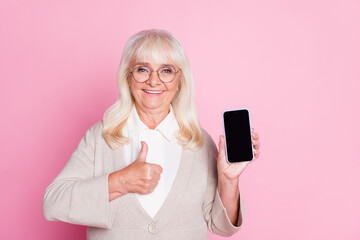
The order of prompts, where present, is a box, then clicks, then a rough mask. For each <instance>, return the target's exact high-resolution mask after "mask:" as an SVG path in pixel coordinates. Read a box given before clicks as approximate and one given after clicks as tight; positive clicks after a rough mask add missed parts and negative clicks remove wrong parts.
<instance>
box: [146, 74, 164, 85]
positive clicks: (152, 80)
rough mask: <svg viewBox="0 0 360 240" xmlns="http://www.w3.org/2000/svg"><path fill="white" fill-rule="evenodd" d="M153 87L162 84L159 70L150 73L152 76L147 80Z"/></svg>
mask: <svg viewBox="0 0 360 240" xmlns="http://www.w3.org/2000/svg"><path fill="white" fill-rule="evenodd" d="M146 83H147V84H149V85H150V86H151V87H155V86H156V85H159V84H161V83H162V82H161V80H160V78H159V76H158V74H157V72H155V71H153V72H151V73H150V78H149V79H148V80H147V81H146Z"/></svg>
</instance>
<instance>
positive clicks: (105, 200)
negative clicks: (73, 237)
mask: <svg viewBox="0 0 360 240" xmlns="http://www.w3.org/2000/svg"><path fill="white" fill-rule="evenodd" d="M99 125H100V124H96V125H94V126H93V127H92V128H90V129H89V130H88V131H87V132H86V134H85V136H84V137H83V138H82V139H81V141H80V143H79V145H78V147H77V148H76V150H75V151H74V153H73V154H72V155H71V157H70V159H69V160H68V162H67V163H66V165H65V167H64V168H63V170H62V171H61V172H60V174H59V175H58V176H57V177H56V178H55V180H54V181H53V182H52V183H51V184H50V185H49V186H48V188H47V189H46V191H45V195H44V198H43V214H44V217H45V218H46V219H47V220H50V221H63V222H68V223H73V224H79V225H86V226H92V227H100V228H111V226H112V222H113V212H114V208H115V205H116V202H117V201H115V200H114V201H111V202H109V193H108V191H109V190H108V189H109V188H108V175H109V174H104V175H102V176H96V177H95V175H94V158H95V157H94V156H95V139H96V134H95V133H94V132H98V131H99V128H100V126H99Z"/></svg>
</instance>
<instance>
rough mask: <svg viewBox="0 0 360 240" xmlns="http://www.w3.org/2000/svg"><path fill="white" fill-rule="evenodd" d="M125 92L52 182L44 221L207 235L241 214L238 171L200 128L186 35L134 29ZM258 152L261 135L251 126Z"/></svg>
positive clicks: (94, 230)
mask: <svg viewBox="0 0 360 240" xmlns="http://www.w3.org/2000/svg"><path fill="white" fill-rule="evenodd" d="M118 84H119V90H120V95H119V100H118V101H117V102H116V103H115V104H114V105H113V106H111V107H110V108H109V109H108V110H107V111H106V112H105V114H104V118H103V121H102V122H98V123H96V124H95V125H94V126H92V127H91V128H90V129H89V130H88V131H87V132H86V134H85V136H84V137H83V138H82V139H81V141H80V143H79V145H78V147H77V149H76V150H75V152H74V153H73V154H72V156H71V158H70V159H69V161H68V162H67V164H66V166H65V167H64V169H63V170H62V171H61V172H60V174H59V175H58V176H57V177H56V179H55V180H54V181H53V182H52V183H51V184H50V186H49V187H48V188H47V190H46V193H45V196H44V201H43V212H44V216H45V218H46V219H48V220H59V221H64V222H69V223H74V224H81V225H86V226H88V229H87V239H91V240H92V239H108V240H112V239H166V240H168V239H181V240H184V239H186V240H191V239H194V240H201V239H208V231H207V229H210V231H211V232H213V233H216V234H219V235H223V236H230V235H232V234H234V233H235V232H237V231H238V230H239V228H240V225H241V224H242V221H243V212H244V205H243V203H242V201H241V197H240V193H239V188H238V179H239V176H240V174H241V173H242V171H243V170H244V169H245V167H246V166H247V164H248V162H245V163H244V162H243V163H236V164H229V163H227V161H226V156H225V142H224V137H223V136H220V141H219V152H217V148H216V146H215V144H214V142H213V140H212V139H211V137H210V136H209V135H208V134H207V133H206V132H205V131H204V130H202V129H201V128H200V125H199V122H198V118H197V113H196V109H195V103H194V89H193V79H192V74H191V71H190V67H189V63H188V60H187V57H186V54H185V51H184V49H183V47H182V45H181V44H180V42H179V41H178V40H177V39H176V38H175V37H174V36H173V35H172V34H170V33H168V32H166V31H163V30H148V31H142V32H139V33H137V34H135V35H134V36H133V37H131V38H130V40H129V41H128V42H127V44H126V46H125V49H124V53H123V56H122V59H121V64H120V68H119V73H118ZM253 144H254V148H255V151H254V153H255V157H256V158H257V157H258V155H259V146H260V143H259V140H258V135H257V134H256V133H255V132H253Z"/></svg>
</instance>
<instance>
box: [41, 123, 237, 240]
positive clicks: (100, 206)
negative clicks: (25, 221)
mask: <svg viewBox="0 0 360 240" xmlns="http://www.w3.org/2000/svg"><path fill="white" fill-rule="evenodd" d="M101 132H102V122H98V123H97V124H95V125H94V126H92V127H91V128H90V129H89V130H88V131H87V132H86V134H85V136H84V137H83V138H82V139H81V141H80V143H79V145H78V147H77V149H76V150H75V151H74V153H73V154H72V156H71V157H70V159H69V161H68V162H67V164H66V165H65V167H64V169H63V170H62V171H61V172H60V174H59V175H58V176H57V177H56V179H55V180H54V181H53V182H52V183H51V184H50V186H49V187H48V188H47V189H46V192H45V195H44V199H43V214H44V216H45V218H46V219H47V220H51V221H55V220H58V221H64V222H69V223H74V224H80V225H86V226H88V230H87V239H89V240H95V239H96V240H100V239H104V240H105V239H107V240H115V239H117V240H123V239H126V240H132V239H134V240H135V239H136V240H138V239H158V240H176V239H181V240H185V239H186V240H192V239H194V240H202V239H204V240H205V239H208V231H207V229H209V230H210V231H211V232H213V233H216V234H219V235H223V236H230V235H232V234H234V233H236V232H237V231H238V230H239V229H240V225H241V223H242V219H243V213H244V204H243V202H242V201H241V203H240V208H239V209H240V211H239V217H238V219H239V220H238V224H237V226H233V225H232V224H231V222H230V221H229V218H228V216H227V214H226V210H225V208H224V206H223V205H222V202H221V199H220V197H219V193H218V191H217V172H216V156H217V148H216V146H215V144H214V142H213V140H212V139H211V137H210V136H209V135H208V134H207V133H206V132H205V131H204V136H205V143H204V146H203V148H202V149H201V150H199V151H197V152H193V151H190V150H186V149H183V150H182V155H181V162H180V166H179V169H178V172H177V175H176V177H175V180H174V183H173V185H172V188H171V190H170V192H169V195H168V196H167V198H166V200H165V202H164V203H163V205H162V207H161V208H160V210H159V212H158V213H157V214H156V216H155V217H154V218H151V217H150V216H149V215H148V214H147V213H146V211H145V210H144V209H143V208H142V207H141V205H140V203H139V202H138V200H137V198H136V196H135V194H133V193H128V194H126V195H124V196H121V197H119V198H117V199H115V200H113V201H111V202H109V201H108V195H109V194H108V175H109V174H110V173H112V172H114V171H117V170H120V169H122V168H124V167H125V162H124V159H123V148H122V147H120V148H119V149H117V150H112V149H111V148H109V146H108V145H107V144H106V142H105V141H104V139H103V138H102V136H101ZM169 161H171V159H169Z"/></svg>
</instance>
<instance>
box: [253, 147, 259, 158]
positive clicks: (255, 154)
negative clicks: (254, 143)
mask: <svg viewBox="0 0 360 240" xmlns="http://www.w3.org/2000/svg"><path fill="white" fill-rule="evenodd" d="M259 155H260V150H258V149H255V150H254V157H255V158H258V157H259Z"/></svg>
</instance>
